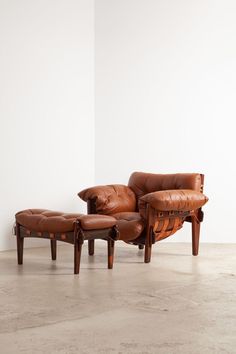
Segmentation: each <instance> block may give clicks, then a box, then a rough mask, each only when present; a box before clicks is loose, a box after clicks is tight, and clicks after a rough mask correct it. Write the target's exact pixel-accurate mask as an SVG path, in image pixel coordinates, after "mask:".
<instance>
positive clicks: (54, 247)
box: [51, 240, 57, 261]
mask: <svg viewBox="0 0 236 354" xmlns="http://www.w3.org/2000/svg"><path fill="white" fill-rule="evenodd" d="M51 256H52V260H53V261H55V260H56V259H57V240H51Z"/></svg>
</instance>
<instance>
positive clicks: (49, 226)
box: [16, 209, 117, 233]
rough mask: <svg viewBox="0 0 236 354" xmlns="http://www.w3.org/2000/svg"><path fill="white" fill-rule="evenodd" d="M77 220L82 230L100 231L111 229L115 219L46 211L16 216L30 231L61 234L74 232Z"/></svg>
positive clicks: (23, 212)
mask: <svg viewBox="0 0 236 354" xmlns="http://www.w3.org/2000/svg"><path fill="white" fill-rule="evenodd" d="M76 220H78V221H79V222H80V225H81V227H82V229H83V230H98V229H99V230H100V229H106V228H109V227H112V226H114V225H115V224H116V222H117V221H116V219H115V218H113V217H111V216H106V215H93V214H91V215H84V214H78V213H63V212H59V211H51V210H46V209H28V210H23V211H20V212H18V213H17V214H16V221H17V222H18V223H19V224H20V225H22V226H24V227H25V228H27V229H29V230H31V231H38V232H52V233H57V232H58V233H63V232H71V231H74V228H75V225H74V224H75V221H76Z"/></svg>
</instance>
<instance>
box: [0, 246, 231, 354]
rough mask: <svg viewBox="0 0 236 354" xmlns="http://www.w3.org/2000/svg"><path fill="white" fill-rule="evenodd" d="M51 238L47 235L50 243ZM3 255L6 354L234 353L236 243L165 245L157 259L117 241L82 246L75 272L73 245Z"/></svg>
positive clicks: (0, 311)
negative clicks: (147, 259) (112, 251)
mask: <svg viewBox="0 0 236 354" xmlns="http://www.w3.org/2000/svg"><path fill="white" fill-rule="evenodd" d="M45 242H46V241H45ZM24 256H25V257H24V265H23V266H17V265H16V253H15V252H13V251H9V252H2V253H1V254H0V352H1V353H3V354H8V353H11V354H13V353H14V354H15V353H24V354H34V353H36V354H38V353H50V354H52V353H59V354H65V353H66V354H74V353H76V354H95V353H99V354H102V353H108V354H118V353H119V354H123V353H132V354H136V353H139V354H149V353H155V354H156V353H158V354H162V353H165V354H178V353H181V354H184V353H187V354H195V353H199V354H204V353H207V354H211V353H222V354H224V353H236V280H235V279H236V277H235V274H236V273H235V272H236V244H235V245H222V244H221V245H219V244H218V245H213V244H211V245H210V244H202V245H201V250H200V255H199V256H198V257H192V256H191V245H190V244H178V243H163V242H162V243H161V242H160V243H159V244H157V245H155V246H154V249H153V257H152V262H151V263H150V264H144V263H143V251H138V250H137V248H136V247H134V246H130V245H125V244H122V243H119V242H117V243H116V258H115V266H114V269H113V270H107V269H106V245H105V243H103V242H98V243H97V244H96V254H95V256H94V257H89V256H87V247H86V245H85V247H84V249H83V257H82V266H81V273H80V275H79V276H75V275H73V247H72V246H70V245H63V246H59V247H58V260H57V261H56V262H55V261H54V262H53V261H51V260H50V254H49V248H34V249H26V250H25V254H24Z"/></svg>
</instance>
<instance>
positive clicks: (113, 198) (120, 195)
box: [78, 184, 136, 215]
mask: <svg viewBox="0 0 236 354" xmlns="http://www.w3.org/2000/svg"><path fill="white" fill-rule="evenodd" d="M78 195H79V197H80V198H81V199H82V200H84V201H85V202H87V201H88V200H90V199H94V200H95V203H96V211H97V213H98V214H105V215H106V214H107V215H110V214H114V213H119V212H123V211H129V212H132V211H135V209H136V196H135V194H134V192H133V191H132V189H130V188H129V187H127V186H125V185H122V184H113V185H112V184H111V185H107V186H96V187H92V188H88V189H84V190H83V191H81V192H80V193H78Z"/></svg>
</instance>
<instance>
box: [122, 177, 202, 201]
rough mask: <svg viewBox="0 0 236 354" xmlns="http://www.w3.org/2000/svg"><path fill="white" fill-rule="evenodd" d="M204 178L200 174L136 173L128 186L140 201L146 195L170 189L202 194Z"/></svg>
mask: <svg viewBox="0 0 236 354" xmlns="http://www.w3.org/2000/svg"><path fill="white" fill-rule="evenodd" d="M203 178H204V176H203V175H201V174H199V173H175V174H155V173H145V172H134V173H132V175H131V176H130V179H129V183H128V186H129V187H130V188H131V189H132V190H133V191H134V193H135V194H136V197H137V199H139V198H140V197H142V196H143V195H145V194H148V193H152V192H156V191H162V190H168V189H192V190H196V191H199V192H202V191H203Z"/></svg>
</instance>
